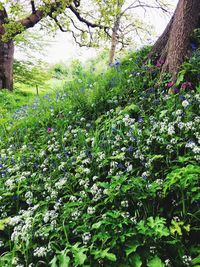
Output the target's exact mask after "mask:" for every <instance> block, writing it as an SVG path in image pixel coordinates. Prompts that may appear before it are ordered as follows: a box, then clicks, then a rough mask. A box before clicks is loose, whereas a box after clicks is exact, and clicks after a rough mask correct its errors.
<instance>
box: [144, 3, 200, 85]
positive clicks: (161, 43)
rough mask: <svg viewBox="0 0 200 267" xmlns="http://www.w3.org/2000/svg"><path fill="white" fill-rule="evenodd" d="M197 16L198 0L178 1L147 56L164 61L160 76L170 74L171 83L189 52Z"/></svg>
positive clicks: (199, 12)
mask: <svg viewBox="0 0 200 267" xmlns="http://www.w3.org/2000/svg"><path fill="white" fill-rule="evenodd" d="M199 15H200V1H199V0H179V2H178V5H177V7H176V10H175V13H174V15H173V17H172V18H171V21H170V22H169V24H168V26H167V27H166V29H165V31H164V32H163V34H162V35H161V37H160V38H159V39H158V41H157V42H156V43H155V45H154V47H153V49H152V51H151V52H150V54H149V57H150V58H152V57H153V55H155V53H157V55H158V57H157V58H159V59H161V60H164V64H163V66H162V71H161V74H163V73H165V72H169V73H171V75H172V81H173V82H175V81H176V77H177V73H178V71H179V69H180V66H181V64H182V63H183V61H184V59H185V57H186V56H187V55H188V54H189V52H190V50H191V45H190V37H191V35H192V33H193V31H194V30H195V29H196V28H197V27H198V25H199Z"/></svg>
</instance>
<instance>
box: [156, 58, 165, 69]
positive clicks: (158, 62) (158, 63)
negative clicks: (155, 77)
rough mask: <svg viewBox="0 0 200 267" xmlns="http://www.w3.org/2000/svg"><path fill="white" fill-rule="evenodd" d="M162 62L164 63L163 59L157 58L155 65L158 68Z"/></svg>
mask: <svg viewBox="0 0 200 267" xmlns="http://www.w3.org/2000/svg"><path fill="white" fill-rule="evenodd" d="M164 63H165V62H164V60H162V59H159V60H157V62H156V67H157V68H159V67H161V66H162V65H163V64H164Z"/></svg>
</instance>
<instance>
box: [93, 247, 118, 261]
mask: <svg viewBox="0 0 200 267" xmlns="http://www.w3.org/2000/svg"><path fill="white" fill-rule="evenodd" d="M108 251H109V248H107V249H105V250H99V251H94V252H93V253H92V254H94V255H95V257H94V258H95V259H99V258H101V259H104V258H106V259H108V260H110V261H116V260H117V258H116V256H115V254H113V253H110V252H108Z"/></svg>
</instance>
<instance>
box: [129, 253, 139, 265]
mask: <svg viewBox="0 0 200 267" xmlns="http://www.w3.org/2000/svg"><path fill="white" fill-rule="evenodd" d="M130 261H131V267H141V266H142V260H141V258H140V256H139V255H138V254H135V255H134V256H132V257H131V259H130Z"/></svg>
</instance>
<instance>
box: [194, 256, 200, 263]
mask: <svg viewBox="0 0 200 267" xmlns="http://www.w3.org/2000/svg"><path fill="white" fill-rule="evenodd" d="M192 264H200V255H199V256H197V257H196V258H194V259H193V260H192Z"/></svg>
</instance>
